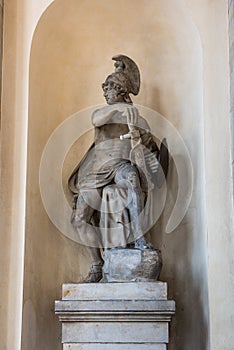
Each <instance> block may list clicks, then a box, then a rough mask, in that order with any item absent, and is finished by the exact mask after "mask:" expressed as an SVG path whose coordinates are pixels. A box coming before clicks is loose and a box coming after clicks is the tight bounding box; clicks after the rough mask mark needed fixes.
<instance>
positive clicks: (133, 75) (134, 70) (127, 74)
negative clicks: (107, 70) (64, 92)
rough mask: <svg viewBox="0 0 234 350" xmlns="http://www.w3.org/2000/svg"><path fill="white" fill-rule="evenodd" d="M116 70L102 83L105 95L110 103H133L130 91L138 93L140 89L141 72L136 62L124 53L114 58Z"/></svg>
mask: <svg viewBox="0 0 234 350" xmlns="http://www.w3.org/2000/svg"><path fill="white" fill-rule="evenodd" d="M112 59H113V60H114V61H116V62H115V72H114V73H112V74H111V75H108V77H107V78H106V80H105V82H104V83H103V84H102V89H103V92H104V94H103V95H104V97H105V99H106V102H107V103H108V104H114V103H118V102H125V103H132V100H131V98H130V96H129V94H130V93H132V94H134V95H137V94H138V92H139V89H140V72H139V69H138V67H137V65H136V63H135V62H134V61H133V60H131V58H129V57H127V56H124V55H117V56H114V57H113V58H112Z"/></svg>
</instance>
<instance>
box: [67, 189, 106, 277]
mask: <svg viewBox="0 0 234 350" xmlns="http://www.w3.org/2000/svg"><path fill="white" fill-rule="evenodd" d="M89 196H92V200H93V198H94V196H95V194H94V193H92V191H88V192H84V193H82V194H80V195H79V196H78V198H77V200H76V203H75V207H74V209H73V214H72V219H71V222H72V225H73V227H75V229H76V231H77V233H78V234H79V238H80V242H82V244H83V245H85V246H86V249H87V251H88V253H89V256H90V259H91V267H90V272H89V274H88V276H87V277H86V278H85V280H84V282H99V281H100V280H101V278H102V266H103V259H102V256H101V252H100V247H101V240H100V232H99V229H98V227H94V226H92V224H91V219H92V217H93V214H94V212H95V209H94V208H92V207H91V206H90V205H89V204H88V203H89V201H88V203H87V198H88V197H89Z"/></svg>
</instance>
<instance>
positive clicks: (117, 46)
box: [22, 0, 208, 350]
mask: <svg viewBox="0 0 234 350" xmlns="http://www.w3.org/2000/svg"><path fill="white" fill-rule="evenodd" d="M182 3H183V2H180V1H176V2H175V1H172V0H158V1H153V0H150V1H148V0H138V1H131V0H125V1H124V0H119V1H118V2H110V1H108V0H101V1H92V0H87V1H82V0H81V1H77V0H66V1H65V0H56V1H54V2H53V3H52V4H51V6H50V7H49V8H48V9H47V10H46V11H45V12H44V14H43V16H42V17H41V19H40V21H39V23H38V25H37V28H36V30H35V33H34V38H33V42H32V48H31V59H30V85H29V126H28V165H27V168H28V174H27V208H26V248H25V272H24V276H25V277H24V312H23V337H22V349H23V350H26V349H30V348H31V349H35V350H41V349H48V350H54V349H55V348H56V349H60V348H61V344H60V338H59V336H60V326H59V324H58V320H57V319H56V317H55V316H54V313H53V302H54V300H55V299H58V298H60V296H61V284H62V283H68V282H79V281H81V280H82V278H83V276H84V275H85V274H86V273H87V271H88V268H89V258H88V255H87V254H86V252H85V249H84V248H83V247H82V246H80V245H78V244H77V243H75V242H73V241H71V240H69V239H68V238H66V237H65V236H63V235H62V234H61V233H60V232H59V231H58V230H57V229H56V228H55V227H54V225H53V224H52V223H51V221H50V219H49V217H48V216H47V214H46V211H45V209H44V207H43V204H42V201H41V197H40V190H39V167H40V159H41V156H42V152H43V149H44V147H45V145H46V142H47V140H48V138H49V137H50V135H51V133H52V132H53V131H54V130H55V128H56V127H57V126H58V125H59V124H60V123H62V122H63V121H64V120H66V118H68V117H69V116H71V115H72V114H74V113H76V112H77V111H79V110H81V109H83V108H87V107H90V106H94V105H97V104H100V103H104V99H103V97H102V90H101V83H102V82H103V80H104V79H105V77H106V76H107V75H108V74H110V73H111V72H112V71H113V61H111V57H112V56H113V55H115V54H118V53H123V54H126V55H128V56H129V57H132V58H133V59H134V60H135V61H136V63H137V64H138V66H139V68H140V71H141V79H142V84H141V90H140V94H139V95H138V96H137V97H135V98H134V102H135V103H137V104H142V105H144V106H146V107H150V108H152V109H155V110H156V111H158V112H159V113H161V114H162V115H163V116H165V117H166V118H167V119H168V120H169V121H170V122H171V123H172V124H173V125H174V126H175V127H176V128H177V130H178V131H179V133H180V134H181V136H182V137H183V139H184V141H185V144H186V146H187V148H188V150H189V153H190V156H191V160H192V165H193V170H194V184H193V186H194V189H193V196H192V200H191V203H190V206H189V209H188V212H187V214H186V216H185V218H184V219H183V221H182V222H181V224H180V225H179V226H178V227H177V228H176V230H175V231H174V232H173V233H171V234H170V235H168V234H165V233H164V231H165V226H166V223H167V220H168V217H169V216H170V213H171V210H172V208H173V205H174V203H175V199H176V195H177V175H176V169H175V167H174V166H173V162H171V168H170V172H169V178H168V195H167V202H166V207H165V210H164V213H163V215H162V217H161V219H160V221H159V222H158V223H157V225H155V227H154V228H153V230H152V233H153V237H154V243H155V246H157V247H159V248H160V249H161V250H162V254H163V259H164V267H163V271H162V275H161V280H164V281H167V282H168V287H169V295H170V297H171V298H173V299H175V300H176V305H177V312H176V317H175V318H174V320H173V322H172V325H171V344H170V346H169V349H170V350H178V349H190V350H197V349H206V348H207V341H208V340H207V329H208V285H207V283H208V280H207V252H206V235H205V223H204V219H205V209H204V203H205V194H204V163H203V112H202V110H203V104H202V103H203V81H202V79H203V71H202V63H203V62H202V48H201V42H200V38H199V34H198V32H197V29H196V26H195V25H194V23H193V21H192V19H191V17H190V16H189V15H188V12H187V9H186V7H185V6H184V5H182ZM124 13H128V14H129V15H128V16H127V17H125V16H123V14H124ZM89 141H90V135H89V134H88V136H87V139H86V140H84V142H86V144H87V145H88V143H89ZM61 142H62V140H61ZM80 152H82V150H80ZM177 156H180V150H179V149H178V153H177ZM77 158H80V154H77ZM58 176H60V174H58ZM191 307H192V308H193V313H191Z"/></svg>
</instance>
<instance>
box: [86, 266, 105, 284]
mask: <svg viewBox="0 0 234 350" xmlns="http://www.w3.org/2000/svg"><path fill="white" fill-rule="evenodd" d="M102 265H103V264H102V263H101V262H100V263H97V264H92V265H91V267H90V271H89V274H88V275H87V276H86V277H85V279H84V281H83V283H98V282H100V281H101V279H102Z"/></svg>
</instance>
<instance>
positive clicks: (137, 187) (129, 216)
mask: <svg viewBox="0 0 234 350" xmlns="http://www.w3.org/2000/svg"><path fill="white" fill-rule="evenodd" d="M113 60H114V61H115V72H114V73H112V74H111V75H109V76H108V77H107V78H106V80H105V82H104V83H103V84H102V89H103V92H104V97H105V99H106V102H107V105H106V106H104V107H102V108H100V109H98V110H96V111H94V113H93V115H92V124H93V126H94V128H95V137H94V143H93V145H92V146H91V148H90V149H89V151H88V152H87V154H86V155H85V157H84V158H83V160H82V161H81V162H80V163H79V165H78V167H77V168H76V169H75V170H74V172H73V174H72V175H71V177H70V179H69V188H70V190H71V191H72V193H73V195H74V206H73V213H72V217H71V223H72V225H73V227H74V228H75V229H76V230H77V233H78V234H79V236H80V237H81V240H82V241H83V242H84V244H85V245H87V246H88V247H87V249H88V251H89V254H90V257H91V268H90V272H89V274H88V276H87V277H86V278H85V281H84V282H99V281H100V280H101V279H102V277H103V276H102V267H103V256H102V248H104V249H108V248H114V247H123V248H126V247H127V248H129V247H130V248H133V249H138V250H141V251H145V250H152V249H153V246H152V244H151V243H149V242H148V241H147V240H146V238H145V236H144V235H145V233H146V232H145V229H144V227H143V226H144V225H143V221H144V219H143V218H142V212H143V209H144V208H145V203H146V199H147V198H148V197H149V196H150V193H151V192H152V190H153V187H154V185H155V183H156V184H159V186H160V181H162V180H161V179H162V171H161V173H160V169H159V168H161V169H163V177H164V176H166V173H167V167H168V154H167V147H166V142H165V140H164V142H163V143H162V145H161V149H160V150H159V148H158V146H157V144H156V142H155V140H154V138H153V136H152V135H151V133H150V128H149V125H148V123H147V121H146V120H145V119H144V118H143V117H142V116H140V115H139V112H138V109H137V108H136V107H135V106H134V105H133V103H132V100H131V98H130V96H129V94H133V95H137V94H138V92H139V89H140V73H139V69H138V67H137V65H136V64H135V62H134V61H133V60H131V59H130V58H129V57H127V56H124V55H117V56H114V57H113ZM162 154H164V157H163V158H162V157H160V155H161V156H162ZM160 164H161V165H162V167H160ZM164 178H165V177H164ZM147 216H149V213H148V212H147V209H145V211H144V217H147ZM113 230H115V231H113ZM118 230H119V231H118ZM121 230H122V231H121ZM111 232H115V234H112V233H111ZM121 232H122V233H123V232H124V233H123V234H122V233H121Z"/></svg>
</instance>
